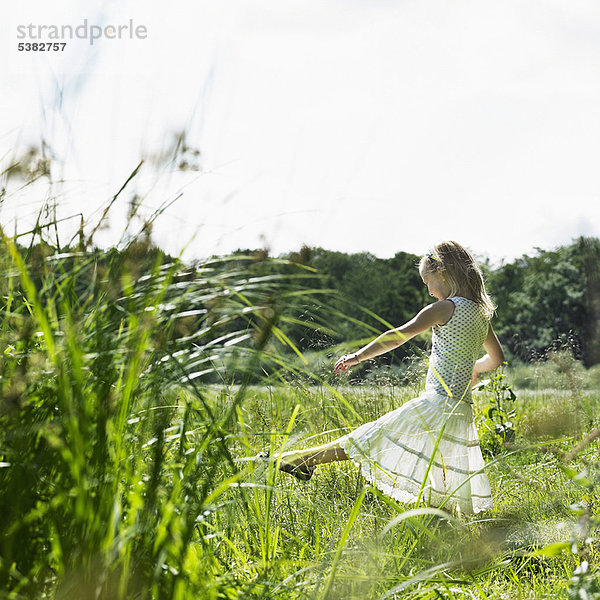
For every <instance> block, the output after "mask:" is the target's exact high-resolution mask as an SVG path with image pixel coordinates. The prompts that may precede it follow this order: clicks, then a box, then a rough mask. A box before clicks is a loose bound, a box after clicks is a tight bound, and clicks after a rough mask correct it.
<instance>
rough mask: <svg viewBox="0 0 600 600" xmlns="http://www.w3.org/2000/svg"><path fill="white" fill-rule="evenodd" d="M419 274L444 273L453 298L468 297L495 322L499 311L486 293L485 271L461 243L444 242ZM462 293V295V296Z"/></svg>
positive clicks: (424, 260)
mask: <svg viewBox="0 0 600 600" xmlns="http://www.w3.org/2000/svg"><path fill="white" fill-rule="evenodd" d="M419 271H420V272H421V273H422V274H423V273H440V274H441V275H442V277H443V278H444V281H445V282H446V283H447V284H448V285H449V286H450V293H449V296H448V297H449V298H451V297H452V296H457V295H465V294H466V296H467V297H469V298H471V300H474V301H475V302H477V304H479V305H480V306H481V308H483V310H484V312H485V314H486V316H487V317H488V318H491V316H492V315H493V314H494V311H495V310H496V306H495V305H494V303H493V302H492V299H491V298H490V297H489V296H488V293H487V292H486V291H485V283H484V281H483V275H482V273H481V269H480V268H479V266H478V265H477V263H476V262H475V259H474V258H473V256H472V255H471V253H470V252H469V251H468V250H466V249H465V248H463V247H462V246H461V245H460V244H459V243H457V242H440V243H439V244H436V245H435V246H434V247H433V250H432V251H430V252H428V253H427V254H426V255H425V256H424V257H423V258H422V259H421V260H420V262H419ZM459 292H460V294H459Z"/></svg>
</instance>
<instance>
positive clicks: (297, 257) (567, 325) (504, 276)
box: [22, 237, 600, 366]
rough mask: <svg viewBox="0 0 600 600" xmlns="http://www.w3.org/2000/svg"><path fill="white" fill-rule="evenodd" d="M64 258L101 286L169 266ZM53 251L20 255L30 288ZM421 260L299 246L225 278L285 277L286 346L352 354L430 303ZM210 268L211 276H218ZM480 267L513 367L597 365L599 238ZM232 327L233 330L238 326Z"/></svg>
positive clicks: (144, 257)
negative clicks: (559, 356) (83, 266)
mask: <svg viewBox="0 0 600 600" xmlns="http://www.w3.org/2000/svg"><path fill="white" fill-rule="evenodd" d="M69 250H77V253H74V254H73V257H72V258H70V259H67V261H66V262H65V260H64V259H63V260H62V262H61V263H56V265H58V264H60V265H61V269H65V268H66V265H67V263H70V266H69V267H68V268H77V264H78V263H81V261H84V260H93V261H95V262H97V265H98V267H97V269H96V270H95V271H93V272H94V273H95V275H94V276H95V277H102V272H103V270H104V266H103V265H105V264H106V263H107V261H114V260H118V261H122V262H123V263H124V268H125V270H127V271H128V272H129V273H130V276H131V277H132V278H133V279H135V278H138V277H143V276H144V273H146V272H148V271H149V270H150V269H151V268H154V267H153V265H156V264H157V261H158V262H162V263H169V262H173V261H174V260H175V259H173V258H172V257H170V256H168V255H167V254H165V253H164V252H162V251H161V250H160V249H159V248H157V247H156V246H155V245H154V244H153V243H152V241H151V240H150V239H145V240H143V241H138V242H136V243H133V244H131V245H130V246H128V247H127V248H126V249H124V250H117V249H114V248H113V249H110V250H108V251H99V250H98V249H94V250H87V249H81V248H79V249H74V248H73V249H65V248H61V249H60V251H61V252H63V253H65V252H66V251H69ZM55 251H56V249H54V248H51V247H50V246H48V245H46V244H42V243H40V244H37V245H35V246H32V247H29V248H22V254H23V256H24V258H25V260H26V262H27V264H28V268H29V270H30V272H31V275H32V277H33V278H34V279H39V280H43V279H46V276H47V269H48V268H50V269H52V268H53V266H52V265H53V263H52V260H51V257H52V254H53V253H54V252H55ZM419 259H420V257H419V256H417V255H415V254H411V253H407V252H402V251H400V252H398V253H397V254H396V255H395V256H393V257H391V258H378V257H376V256H374V255H373V254H370V253H367V252H362V253H356V254H346V253H343V252H336V251H331V250H326V249H324V248H319V247H316V248H309V247H303V248H302V249H301V250H300V251H298V252H293V253H290V254H287V255H284V256H280V257H279V258H277V259H272V258H269V256H268V253H267V252H266V251H263V250H244V251H242V250H238V251H237V252H234V253H233V255H232V256H230V257H227V259H226V264H227V268H228V269H231V268H232V267H237V268H238V270H239V271H240V272H241V273H242V274H244V273H245V274H246V275H247V277H248V278H253V277H258V278H261V277H262V278H264V277H267V278H269V277H270V278H274V279H273V281H274V282H276V281H277V279H276V278H277V277H285V278H286V282H287V283H286V286H287V288H286V291H285V293H284V294H279V295H277V294H273V301H272V306H270V307H269V311H270V312H271V313H272V314H274V315H276V316H277V315H282V322H281V324H280V326H281V330H282V332H284V334H285V335H286V336H287V337H288V338H289V340H290V342H291V344H293V345H294V346H296V348H297V349H298V350H300V351H302V352H310V351H318V350H326V349H327V348H330V347H332V346H338V345H346V346H347V347H348V349H350V348H352V347H354V346H355V345H357V344H359V343H364V341H366V340H367V339H369V338H372V337H373V336H374V335H376V334H377V333H379V332H381V331H382V330H385V329H387V328H389V327H394V326H398V325H400V324H402V323H404V322H406V321H407V320H408V319H410V318H411V317H412V316H414V315H415V314H416V313H417V312H418V311H419V310H420V309H421V308H422V307H423V306H424V305H425V304H427V303H429V302H432V301H433V299H432V298H430V297H429V295H428V293H427V290H426V288H425V286H424V285H423V282H422V281H421V278H420V276H419V272H418V269H417V265H418V261H419ZM49 261H50V262H49ZM215 264H218V263H213V265H212V266H211V269H213V270H214V269H215V268H217V267H215V266H214V265H215ZM224 264H225V263H224ZM480 264H481V265H482V270H483V271H484V276H485V279H486V283H487V287H488V290H489V292H490V294H491V296H492V298H493V299H494V301H495V302H496V304H497V306H498V308H497V311H496V314H495V316H494V320H493V323H494V328H495V330H496V332H497V334H498V336H499V338H500V340H501V342H502V344H503V346H504V347H505V349H506V351H507V354H508V356H509V358H510V359H511V360H512V361H515V360H518V361H525V362H526V361H529V360H533V359H540V358H543V357H544V356H545V355H546V353H548V352H549V351H553V350H559V349H568V350H569V351H571V352H572V353H573V354H574V356H575V357H576V358H578V359H579V360H581V361H582V362H583V363H584V364H585V365H586V366H591V365H594V364H598V363H600V240H599V239H598V238H593V237H580V238H578V239H576V240H574V241H573V242H572V243H571V244H568V245H564V246H560V247H558V248H556V249H553V250H543V249H539V248H538V249H535V250H534V252H533V253H531V254H525V255H523V256H521V257H519V258H517V259H515V260H512V261H506V262H503V263H501V264H500V265H492V264H491V263H490V261H489V260H486V259H485V258H484V259H483V260H480ZM181 268H182V270H186V272H187V275H186V277H187V278H188V279H190V278H191V279H194V278H195V277H198V278H200V277H201V276H202V272H203V271H204V270H205V268H206V267H205V261H204V262H201V261H198V262H196V263H191V264H187V265H183V264H182V265H181ZM90 272H91V271H90ZM78 285H81V286H84V287H85V286H87V285H88V283H87V282H85V281H81V282H80V283H79V284H78ZM290 286H292V287H290ZM292 288H294V289H292ZM73 294H74V296H73V298H74V299H76V298H77V296H78V291H77V290H73ZM192 308H194V309H198V310H199V309H201V307H200V306H194V307H192ZM284 315H285V318H283V316H284ZM193 321H194V318H192V317H189V318H187V320H186V321H185V324H186V329H188V330H193V328H194V327H195V325H199V323H196V324H195V323H194V322H193ZM254 325H255V324H254ZM231 326H232V327H237V328H239V326H240V323H232V324H231ZM248 326H252V323H248ZM428 343H429V342H428V339H427V335H421V336H419V337H418V338H417V339H415V340H414V341H413V342H412V343H411V345H412V346H413V347H414V346H415V345H416V346H417V347H419V348H421V349H422V350H423V351H426V350H427V346H428ZM412 352H413V350H411V349H410V348H404V347H403V348H400V349H398V350H397V351H395V352H394V353H392V354H391V355H390V356H388V357H386V358H385V359H383V360H384V361H391V362H398V361H401V360H402V359H403V358H404V357H405V356H406V355H407V353H412Z"/></svg>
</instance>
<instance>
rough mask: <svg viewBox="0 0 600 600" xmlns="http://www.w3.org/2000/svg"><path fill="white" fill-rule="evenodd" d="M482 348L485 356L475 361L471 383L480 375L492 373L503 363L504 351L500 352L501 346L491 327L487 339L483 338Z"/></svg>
mask: <svg viewBox="0 0 600 600" xmlns="http://www.w3.org/2000/svg"><path fill="white" fill-rule="evenodd" d="M483 347H484V348H485V351H486V352H487V354H486V355H485V356H482V357H481V358H480V359H479V360H476V361H475V367H474V368H473V383H475V381H477V377H478V375H479V374H480V373H487V372H488V371H493V370H494V369H495V368H496V367H499V366H500V365H501V364H502V363H503V362H504V350H502V346H501V345H500V342H499V341H498V338H497V337H496V333H495V332H494V330H493V328H492V326H491V325H490V328H489V330H488V334H487V337H486V338H485V342H483Z"/></svg>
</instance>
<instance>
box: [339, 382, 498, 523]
mask: <svg viewBox="0 0 600 600" xmlns="http://www.w3.org/2000/svg"><path fill="white" fill-rule="evenodd" d="M338 442H339V445H340V446H341V447H342V448H343V449H344V450H345V452H346V454H347V455H348V456H349V457H350V459H351V460H352V461H353V462H354V463H356V464H357V465H358V466H359V467H360V469H361V472H362V474H363V476H364V477H365V478H366V479H367V480H368V481H369V482H370V483H371V484H372V485H374V486H376V487H377V488H379V489H380V490H381V491H382V492H384V493H385V494H387V495H388V496H390V497H391V498H394V499H395V500H398V501H399V502H406V503H412V502H415V501H417V500H418V499H420V500H422V501H423V502H425V503H427V504H429V505H430V506H442V507H444V508H445V509H446V510H458V511H460V512H462V513H477V512H480V511H483V510H488V509H491V508H492V495H491V489H490V483H489V481H488V478H487V476H486V474H485V473H484V471H483V468H484V462H483V457H482V455H481V449H480V447H479V439H478V437H477V430H476V429H475V424H474V423H473V409H472V406H471V404H469V403H467V402H464V401H462V400H457V399H455V398H449V397H448V396H444V395H441V394H438V393H436V392H432V391H425V392H423V393H422V394H421V395H420V396H419V397H417V398H414V399H413V400H410V401H409V402H407V403H406V404H404V405H403V406H401V407H400V408H398V409H396V410H393V411H391V412H389V413H387V414H385V415H383V416H382V417H380V418H379V419H377V420H376V421H372V422H370V423H365V424H364V425H361V426H360V427H359V428H358V429H355V430H354V431H352V432H351V433H349V434H347V435H345V436H343V437H342V438H340V439H339V440H338Z"/></svg>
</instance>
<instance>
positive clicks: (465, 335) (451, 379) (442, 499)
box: [279, 242, 504, 513]
mask: <svg viewBox="0 0 600 600" xmlns="http://www.w3.org/2000/svg"><path fill="white" fill-rule="evenodd" d="M419 273H420V275H421V279H422V280H423V283H424V284H425V285H426V286H427V288H428V290H429V294H430V295H431V296H433V297H434V298H436V299H437V302H434V303H433V304H430V305H429V306H426V307H425V308H424V309H423V310H421V311H420V312H419V313H418V314H417V315H416V316H415V317H414V318H413V319H411V320H410V321H408V323H405V324H404V325H402V326H401V327H398V328H397V329H391V330H389V331H386V332H385V333H383V334H382V335H380V336H379V337H378V338H377V339H375V340H374V341H373V342H371V343H370V344H368V345H366V346H364V347H363V348H361V349H360V350H358V352H354V353H353V354H346V355H344V356H342V357H341V358H340V359H339V360H338V361H337V362H336V363H335V367H334V372H335V373H339V372H340V371H345V370H346V369H348V367H351V366H354V365H357V364H358V363H360V362H363V361H365V360H368V359H369V358H373V357H375V356H378V355H379V354H383V353H384V352H388V351H390V350H392V349H394V348H397V347H398V346H400V345H402V344H404V343H405V342H406V341H408V340H410V339H411V338H412V337H414V336H415V335H417V334H418V333H421V332H422V331H425V330H426V329H428V328H429V327H431V328H432V329H433V338H432V348H431V356H430V358H429V370H428V373H427V379H426V383H425V391H424V392H423V393H422V394H421V395H420V396H419V397H418V398H415V399H413V400H411V401H409V402H407V403H406V404H404V405H403V406H401V407H400V408H398V409H396V410H394V411H392V412H390V413H387V414H386V415H383V416H382V417H380V418H379V419H377V420H376V421H373V422H371V423H366V424H364V425H362V426H361V427H359V428H358V429H355V430H354V431H352V432H351V433H349V434H347V435H345V436H343V437H341V438H339V439H337V440H335V441H333V442H331V443H329V444H324V445H322V446H318V447H316V448H309V449H306V450H302V451H294V452H285V453H283V454H282V455H281V459H280V463H279V468H280V469H281V470H282V471H285V472H287V473H290V474H292V475H294V476H295V477H297V478H298V479H302V480H304V481H307V480H308V479H310V478H311V476H312V474H313V471H314V469H315V466H316V465H320V464H323V463H328V462H332V461H341V460H348V459H351V460H352V461H353V462H354V463H356V464H357V465H358V466H359V467H360V469H361V471H362V474H363V475H364V477H365V478H366V479H367V480H368V481H369V482H370V483H372V484H373V485H375V486H377V487H378V488H379V489H380V490H381V491H383V492H384V493H386V494H387V495H389V496H391V497H392V498H394V499H396V500H399V501H401V502H411V501H412V502H414V501H415V500H417V499H418V498H419V497H420V498H422V499H424V500H426V501H427V502H428V503H429V504H431V505H433V506H439V505H441V504H443V505H445V506H446V507H448V508H453V509H456V510H458V511H461V512H468V513H472V512H479V511H482V510H487V509H490V508H491V507H492V497H491V491H490V485H489V482H488V479H487V477H486V475H485V473H484V472H483V467H484V463H483V457H482V456H481V450H480V448H479V440H478V438H477V431H476V430H475V425H474V423H473V412H472V402H471V386H472V384H473V383H474V382H475V380H476V379H477V376H478V375H479V374H480V373H482V372H485V371H492V370H493V369H495V368H496V367H498V366H499V365H500V364H502V362H503V361H504V352H503V350H502V347H501V346H500V343H499V342H498V338H497V337H496V334H495V333H494V330H493V329H492V327H491V325H490V323H489V321H490V318H491V316H492V313H493V312H494V308H495V307H494V305H493V304H492V301H491V300H490V297H489V296H488V295H487V293H486V291H485V286H484V283H483V277H482V275H481V271H480V269H479V267H478V266H477V264H476V263H475V261H474V259H473V257H472V256H471V254H470V253H469V252H468V251H467V250H465V249H464V248H463V247H462V246H461V245H460V244H457V243H456V242H442V243H440V244H438V245H437V246H435V247H434V249H433V251H432V252H429V253H428V254H427V255H426V256H424V257H423V258H422V259H421V261H420V263H419ZM482 346H483V347H484V348H485V350H486V354H485V356H483V357H482V358H479V360H476V359H477V357H478V355H479V354H480V350H481V347H482ZM432 457H433V459H432Z"/></svg>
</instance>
